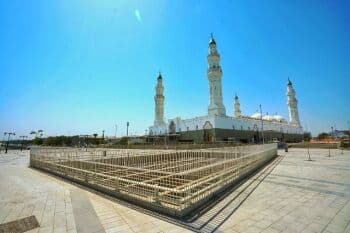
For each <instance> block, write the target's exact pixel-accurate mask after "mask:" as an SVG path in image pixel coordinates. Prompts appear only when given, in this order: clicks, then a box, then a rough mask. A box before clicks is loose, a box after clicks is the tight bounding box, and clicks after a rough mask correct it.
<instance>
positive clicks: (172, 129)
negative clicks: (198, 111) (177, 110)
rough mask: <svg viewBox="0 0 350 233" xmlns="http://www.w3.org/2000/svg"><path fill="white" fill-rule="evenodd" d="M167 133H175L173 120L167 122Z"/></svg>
mask: <svg viewBox="0 0 350 233" xmlns="http://www.w3.org/2000/svg"><path fill="white" fill-rule="evenodd" d="M169 133H170V134H175V133H176V126H175V123H174V121H171V122H170V124H169Z"/></svg>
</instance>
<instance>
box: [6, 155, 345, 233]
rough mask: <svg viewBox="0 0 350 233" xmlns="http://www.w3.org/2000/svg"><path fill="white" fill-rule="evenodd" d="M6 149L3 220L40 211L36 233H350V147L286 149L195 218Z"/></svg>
mask: <svg viewBox="0 0 350 233" xmlns="http://www.w3.org/2000/svg"><path fill="white" fill-rule="evenodd" d="M28 154H29V153H28V151H25V152H19V151H11V152H10V153H9V154H7V155H5V154H0V224H1V223H5V222H9V221H12V220H17V219H19V218H23V217H27V216H30V215H35V216H36V218H37V220H38V222H39V224H40V228H37V229H34V230H32V231H30V232H107V233H109V232H190V229H193V230H196V231H201V232H213V231H215V232H350V151H347V152H344V154H341V152H340V151H339V150H332V151H331V157H327V155H328V150H318V149H313V150H311V158H312V159H313V161H307V154H306V150H305V149H292V150H290V152H288V153H285V152H283V151H280V152H279V154H280V156H279V158H277V159H276V160H275V161H274V162H273V163H271V164H270V165H269V166H267V167H265V168H264V169H263V170H261V171H260V172H258V173H257V174H255V175H254V176H252V177H251V178H250V179H249V180H247V181H246V182H244V183H243V184H242V185H241V186H240V187H238V188H237V189H235V190H233V191H232V192H231V193H228V194H227V196H225V197H224V198H223V199H222V200H221V201H220V202H218V203H217V204H216V205H215V206H214V207H213V208H211V210H210V211H208V212H206V213H204V214H203V215H201V216H199V217H198V218H194V219H193V221H190V222H186V223H185V222H181V221H175V220H171V219H170V220H168V221H166V218H165V217H162V216H157V214H150V213H149V212H148V211H143V210H140V209H139V208H137V207H136V208H135V207H133V206H130V205H128V204H125V203H124V202H121V201H116V200H114V199H112V198H108V197H106V196H104V195H101V194H96V193H94V192H91V191H89V190H87V189H85V188H82V187H79V186H76V185H73V184H70V183H69V182H66V181H64V180H62V179H60V178H56V177H54V176H51V175H48V174H46V173H43V172H40V171H37V170H33V169H30V168H28Z"/></svg>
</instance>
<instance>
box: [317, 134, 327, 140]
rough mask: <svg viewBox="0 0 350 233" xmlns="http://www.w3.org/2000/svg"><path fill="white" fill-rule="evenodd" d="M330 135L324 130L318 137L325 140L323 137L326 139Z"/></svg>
mask: <svg viewBox="0 0 350 233" xmlns="http://www.w3.org/2000/svg"><path fill="white" fill-rule="evenodd" d="M328 137H329V134H328V133H325V132H322V133H320V134H319V135H318V136H317V138H318V139H319V140H323V139H326V138H328Z"/></svg>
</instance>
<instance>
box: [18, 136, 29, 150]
mask: <svg viewBox="0 0 350 233" xmlns="http://www.w3.org/2000/svg"><path fill="white" fill-rule="evenodd" d="M19 137H20V138H22V142H21V151H22V149H23V142H24V139H25V138H28V136H24V135H23V136H19Z"/></svg>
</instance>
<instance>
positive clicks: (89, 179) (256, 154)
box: [30, 144, 277, 217]
mask: <svg viewBox="0 0 350 233" xmlns="http://www.w3.org/2000/svg"><path fill="white" fill-rule="evenodd" d="M276 155H277V145H276V144H264V145H251V146H237V147H224V148H217V149H204V150H177V151H176V150H132V149H127V150H120V149H88V150H81V149H73V148H68V149H63V148H61V149H53V148H50V149H49V148H48V149H46V148H40V149H32V150H31V152H30V166H31V167H34V168H38V169H41V170H44V171H46V172H49V173H53V174H55V175H58V176H61V177H64V178H66V179H70V180H73V181H75V182H77V183H80V184H83V185H86V186H88V187H90V188H93V189H96V190H99V191H102V192H105V193H107V194H110V195H113V196H116V197H118V198H122V199H124V200H127V201H130V202H133V203H135V204H137V205H141V206H143V207H145V208H148V209H152V210H154V211H157V212H162V213H165V214H169V215H172V216H176V217H183V216H184V215H186V214H188V213H189V212H190V211H192V210H194V209H197V208H198V207H200V206H202V205H204V204H205V203H206V202H207V201H208V200H209V199H210V198H212V197H213V196H214V195H215V194H217V193H219V192H220V191H222V190H224V189H225V188H226V187H228V186H229V185H232V184H233V183H234V182H235V181H237V180H239V179H241V178H243V177H245V176H247V175H248V174H250V173H251V172H253V171H255V170H256V169H258V168H259V167H261V166H263V165H264V164H266V163H267V162H268V161H270V160H271V159H272V158H274V157H275V156H276Z"/></svg>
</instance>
